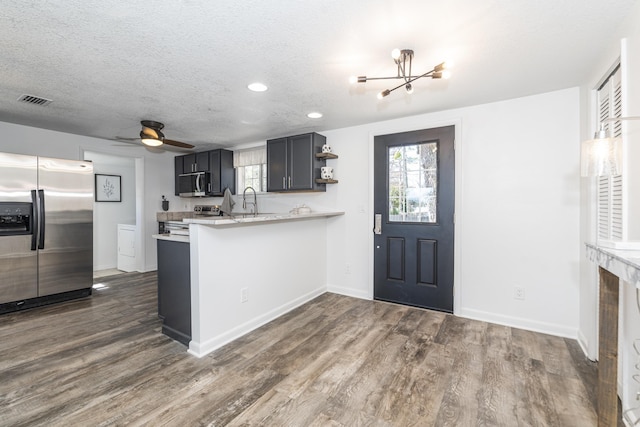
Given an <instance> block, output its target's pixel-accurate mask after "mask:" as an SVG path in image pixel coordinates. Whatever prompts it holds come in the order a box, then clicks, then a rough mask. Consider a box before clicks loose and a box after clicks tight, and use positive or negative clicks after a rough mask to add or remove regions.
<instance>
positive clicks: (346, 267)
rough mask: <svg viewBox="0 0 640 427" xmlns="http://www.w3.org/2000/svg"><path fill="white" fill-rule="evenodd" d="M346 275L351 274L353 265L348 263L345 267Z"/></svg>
mask: <svg viewBox="0 0 640 427" xmlns="http://www.w3.org/2000/svg"><path fill="white" fill-rule="evenodd" d="M344 274H351V264H349V263H346V264H345V265H344Z"/></svg>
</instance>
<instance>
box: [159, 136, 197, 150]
mask: <svg viewBox="0 0 640 427" xmlns="http://www.w3.org/2000/svg"><path fill="white" fill-rule="evenodd" d="M162 142H164V143H165V144H167V145H173V146H174V147H180V148H193V147H195V145H191V144H187V143H186V142H180V141H174V140H172V139H167V138H165V139H164V140H162Z"/></svg>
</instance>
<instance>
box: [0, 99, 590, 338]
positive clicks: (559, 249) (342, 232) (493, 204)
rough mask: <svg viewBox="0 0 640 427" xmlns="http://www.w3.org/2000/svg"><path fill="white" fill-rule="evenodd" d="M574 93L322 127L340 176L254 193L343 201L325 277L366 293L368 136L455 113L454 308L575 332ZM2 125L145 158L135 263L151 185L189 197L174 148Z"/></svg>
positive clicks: (328, 203)
mask: <svg viewBox="0 0 640 427" xmlns="http://www.w3.org/2000/svg"><path fill="white" fill-rule="evenodd" d="M579 103H580V93H579V90H578V89H568V90H563V91H558V92H552V93H547V94H542V95H537V96H531V97H526V98H520V99H515V100H510V101H504V102H499V103H494V104H486V105H479V106H474V107H468V108H462V109H457V110H451V111H444V112H439V113H433V114H424V115H419V116H413V117H407V118H403V119H398V120H392V121H387V122H379V123H373V124H369V125H364V126H357V127H351V128H346V129H338V130H332V131H327V132H322V133H323V134H324V135H326V136H327V138H328V140H329V141H330V143H331V145H332V147H333V148H334V151H335V152H336V153H337V154H338V155H339V156H340V158H339V159H337V160H333V161H331V162H332V164H333V166H334V168H335V176H336V178H337V179H338V180H339V181H340V183H339V184H336V185H332V186H328V188H327V192H326V193H322V194H309V193H307V194H298V195H268V196H263V197H260V198H259V204H261V210H262V211H286V210H289V209H291V208H292V207H293V206H295V205H296V204H299V203H307V204H309V205H310V206H311V207H312V208H314V209H316V210H318V209H327V210H344V211H345V212H346V214H345V215H344V216H343V217H340V218H338V219H336V220H335V221H331V223H330V226H329V227H328V231H327V248H328V249H327V260H328V262H327V264H328V266H329V267H328V270H327V283H328V286H329V289H330V290H332V291H334V292H340V293H344V294H348V295H355V296H359V297H364V298H370V297H371V296H372V294H373V292H372V289H373V284H372V270H373V266H372V265H371V261H372V235H371V229H372V216H373V212H372V198H371V194H370V193H371V191H372V187H371V178H372V173H373V171H372V169H371V165H372V152H371V150H370V147H371V146H372V142H373V136H374V135H377V134H385V133H394V132H402V131H406V130H413V129H421V128H429V127H435V126H441V125H444V124H451V123H454V124H458V129H457V132H458V137H457V138H458V139H457V152H456V164H457V166H456V167H457V172H456V175H457V176H456V180H457V183H456V199H457V204H458V206H457V224H456V260H455V262H456V272H455V273H456V279H455V288H456V289H455V295H456V298H455V311H456V313H457V314H460V315H464V316H469V317H476V318H482V319H485V320H490V321H495V322H499V323H505V324H510V325H513V326H519V327H524V328H528V329H535V330H541V331H544V332H549V333H554V334H558V335H566V336H572V337H575V336H576V334H577V328H578V298H579V295H578V263H579V253H580V243H579V240H580V239H579V228H578V227H579V218H580V216H579V197H580V194H579V189H580V187H579V183H580V180H579V168H578V166H579V165H578V161H579V141H580V124H579V114H580V104H579ZM0 132H2V134H3V144H2V147H0V150H3V151H10V152H17V153H25V154H42V155H48V156H54V157H55V156H58V157H66V158H76V159H79V158H81V152H82V151H83V150H89V151H99V152H106V153H108V154H116V155H126V156H132V151H133V152H134V153H135V156H139V157H140V158H141V159H143V160H144V168H143V172H142V173H143V175H142V178H143V179H141V180H140V181H143V182H144V188H143V190H144V192H143V194H142V195H141V197H142V199H141V200H142V201H141V206H142V208H143V210H144V212H143V214H142V215H143V216H144V217H143V218H142V219H141V220H140V221H138V219H137V220H136V222H138V223H140V222H141V223H143V225H144V227H143V229H141V230H140V232H141V233H142V236H143V237H142V243H143V246H144V247H146V252H145V253H146V256H145V259H144V269H145V270H151V269H155V267H156V249H155V241H153V240H152V239H151V237H150V236H151V234H152V233H153V232H155V228H156V220H155V213H156V212H157V211H159V210H160V196H161V195H162V194H164V195H167V196H168V197H169V198H170V200H171V210H182V209H183V206H185V205H186V206H187V207H188V208H190V207H191V201H190V200H186V201H185V200H184V199H178V198H175V197H173V196H172V194H173V191H172V190H173V174H172V171H173V156H174V155H173V154H151V153H148V152H147V151H145V150H144V149H133V150H132V149H129V148H120V147H117V146H114V144H116V143H113V142H111V141H105V140H99V139H94V138H87V137H81V136H76V135H70V134H63V133H58V132H51V131H46V130H41V129H35V128H28V127H24V126H19V125H12V124H7V123H0ZM236 198H237V199H239V197H236ZM219 201H220V200H219V199H218V200H217V202H219ZM207 203H216V199H211V200H210V201H209V200H208V201H207ZM236 206H237V207H239V205H236ZM139 214H140V213H139ZM143 249H144V248H143ZM346 264H349V269H348V270H349V273H347V272H346V270H347V268H346V267H347V266H346ZM515 285H518V286H522V287H524V288H525V293H526V299H525V300H524V301H517V300H515V299H514V298H513V287H514V286H515Z"/></svg>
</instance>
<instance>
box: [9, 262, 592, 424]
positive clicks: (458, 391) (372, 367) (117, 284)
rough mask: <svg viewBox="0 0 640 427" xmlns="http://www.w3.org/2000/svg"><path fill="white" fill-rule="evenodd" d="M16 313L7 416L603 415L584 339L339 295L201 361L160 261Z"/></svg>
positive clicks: (338, 418) (413, 420)
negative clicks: (159, 280)
mask: <svg viewBox="0 0 640 427" xmlns="http://www.w3.org/2000/svg"><path fill="white" fill-rule="evenodd" d="M96 280H97V281H99V282H101V283H103V284H104V285H105V288H103V289H102V290H97V291H94V295H93V296H92V297H91V298H88V299H84V300H79V301H73V302H67V303H63V304H59V305H55V306H49V307H42V308H38V309H34V310H30V311H25V312H21V313H13V314H8V315H3V316H0V425H3V426H33V425H46V426H107V425H154V426H156V425H176V426H178V425H179V426H198V425H210V426H223V425H232V426H253V425H260V426H357V425H362V426H593V425H596V415H595V410H594V408H595V402H594V399H595V386H594V384H595V380H596V371H595V366H594V364H593V363H591V362H589V361H588V360H587V359H586V358H585V357H584V356H583V354H582V351H581V350H580V349H579V347H578V345H577V343H576V342H575V341H572V340H567V339H562V338H557V337H553V336H548V335H543V334H537V333H533V332H528V331H523V330H519V329H513V328H509V327H504V326H498V325H494V324H489V323H484V322H478V321H472V320H467V319H461V318H457V317H454V316H451V315H446V314H443V313H439V312H433V311H427V310H421V309H415V308H410V307H404V306H398V305H393V304H388V303H382V302H375V301H364V300H359V299H355V298H349V297H345V296H340V295H335V294H329V293H327V294H324V295H322V296H320V297H318V298H316V299H315V300H313V301H311V302H309V303H308V304H306V305H304V306H303V307H301V308H298V309H296V310H294V311H292V312H290V313H288V314H286V315H285V316H283V317H281V318H279V319H277V320H275V321H273V322H271V323H269V324H268V325H266V326H264V327H262V328H260V329H258V330H256V331H254V332H252V333H250V334H248V335H245V336H244V337H242V338H240V339H238V340H236V341H235V342H233V343H231V344H229V345H227V346H225V347H224V348H222V349H220V350H218V351H216V352H214V353H212V354H210V355H208V356H207V357H203V358H201V359H197V358H195V357H193V356H190V355H188V354H187V353H186V347H184V346H183V345H181V344H179V343H177V342H174V341H172V340H171V339H169V338H167V337H165V336H164V335H162V334H161V333H160V321H159V320H158V319H157V316H156V315H157V311H156V276H155V273H145V274H138V273H127V274H121V275H118V276H113V277H106V278H100V279H96Z"/></svg>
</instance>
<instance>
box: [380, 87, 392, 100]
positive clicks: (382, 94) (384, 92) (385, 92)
mask: <svg viewBox="0 0 640 427" xmlns="http://www.w3.org/2000/svg"><path fill="white" fill-rule="evenodd" d="M390 93H391V91H390V90H389V89H385V90H383V91H382V92H380V93H379V94H378V99H382V98H384V97H385V96H387V95H389V94H390Z"/></svg>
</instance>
